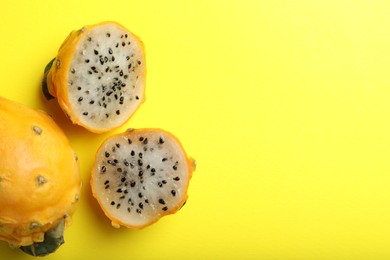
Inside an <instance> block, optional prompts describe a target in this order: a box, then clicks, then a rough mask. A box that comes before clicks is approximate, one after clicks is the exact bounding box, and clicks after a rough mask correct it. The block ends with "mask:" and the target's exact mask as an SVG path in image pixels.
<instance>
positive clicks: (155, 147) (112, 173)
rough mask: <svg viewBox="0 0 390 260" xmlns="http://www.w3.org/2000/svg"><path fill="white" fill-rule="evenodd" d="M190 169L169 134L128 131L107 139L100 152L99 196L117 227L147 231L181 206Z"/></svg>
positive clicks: (96, 184) (94, 182)
mask: <svg viewBox="0 0 390 260" xmlns="http://www.w3.org/2000/svg"><path fill="white" fill-rule="evenodd" d="M129 140H130V141H129ZM189 167H190V166H189V165H188V159H187V157H186V155H185V153H184V151H183V149H182V147H181V145H180V144H179V143H178V141H177V140H176V139H174V138H173V137H172V136H171V135H168V134H166V133H165V132H162V131H159V130H149V131H142V132H135V133H133V132H131V131H130V132H126V133H124V134H123V135H118V136H115V137H113V138H110V139H108V140H107V141H106V142H105V143H104V144H103V145H102V146H101V147H100V149H99V151H98V154H97V160H96V162H95V166H94V169H93V179H92V185H94V189H95V191H96V192H95V193H96V194H95V197H96V198H97V200H98V201H99V203H100V205H101V206H102V208H103V209H104V211H105V212H106V214H107V212H109V214H110V215H111V216H112V217H113V218H114V219H116V220H118V221H115V220H113V221H112V223H113V225H114V226H118V224H124V225H125V226H129V227H135V228H137V227H143V226H145V225H148V224H149V223H152V222H154V221H156V220H157V219H159V218H160V217H161V216H163V215H166V214H170V213H173V212H174V211H176V210H178V209H179V208H180V207H181V206H182V204H183V203H184V202H185V199H186V196H187V187H188V182H189V179H190V177H191V172H192V170H191V169H189ZM111 219H112V218H111Z"/></svg>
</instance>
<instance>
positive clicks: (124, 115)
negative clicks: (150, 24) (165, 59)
mask: <svg viewBox="0 0 390 260" xmlns="http://www.w3.org/2000/svg"><path fill="white" fill-rule="evenodd" d="M145 75H146V67H145V53H144V46H143V43H142V42H141V40H140V39H139V38H138V37H137V36H135V35H134V34H133V33H131V32H130V31H129V30H127V29H126V28H124V27H123V26H122V25H120V24H118V23H116V22H103V23H99V24H95V25H90V26H84V27H83V28H81V29H80V30H77V31H73V32H71V33H70V35H69V36H68V37H67V38H66V40H65V41H64V42H63V44H62V45H61V47H60V48H59V51H58V54H57V57H56V58H55V59H53V60H52V61H51V62H50V63H49V64H48V65H47V66H46V68H45V75H44V79H43V82H42V90H43V93H44V95H45V97H46V98H47V99H50V98H53V97H56V98H57V101H58V103H59V105H60V107H61V108H62V110H63V111H64V112H65V114H66V115H67V116H68V117H69V118H70V120H71V121H72V122H73V123H74V124H78V125H81V126H83V127H84V128H86V129H88V130H90V131H91V132H95V133H103V132H106V131H109V130H112V129H114V128H117V127H119V126H121V125H122V124H124V123H125V122H126V121H127V120H128V119H129V118H130V117H131V115H132V114H133V113H134V112H135V111H136V109H137V108H138V107H139V106H140V104H141V103H142V102H143V101H144V89H145Z"/></svg>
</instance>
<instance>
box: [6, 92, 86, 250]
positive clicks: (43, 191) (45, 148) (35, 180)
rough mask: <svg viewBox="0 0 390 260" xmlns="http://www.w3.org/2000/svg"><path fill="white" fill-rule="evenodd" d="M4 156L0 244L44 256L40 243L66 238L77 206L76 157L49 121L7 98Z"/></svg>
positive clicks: (41, 114)
mask: <svg viewBox="0 0 390 260" xmlns="http://www.w3.org/2000/svg"><path fill="white" fill-rule="evenodd" d="M0 155H1V156H0V240H4V241H7V242H8V243H9V244H10V245H11V246H13V247H23V246H33V245H34V248H33V249H32V251H33V252H31V253H32V254H35V253H36V254H38V255H41V254H44V253H42V252H38V251H39V250H41V245H39V246H38V244H37V243H40V242H41V243H43V241H44V239H45V236H46V235H47V234H49V233H48V232H50V231H52V233H53V232H54V231H56V232H57V233H58V232H60V233H61V229H59V230H58V228H57V227H58V226H60V227H62V226H64V225H65V226H68V225H69V224H70V223H71V220H72V214H73V213H74V211H75V209H76V205H77V204H78V203H77V202H78V200H79V194H80V188H81V179H80V175H79V166H78V160H77V156H76V155H75V153H74V151H73V150H72V148H71V146H70V144H69V142H68V139H67V138H66V136H65V135H64V133H63V132H62V130H61V129H60V128H59V127H58V126H57V125H56V123H55V122H54V121H53V120H52V118H51V117H50V116H48V115H47V114H46V113H44V112H41V111H38V110H34V109H31V108H28V107H26V106H24V105H22V104H19V103H16V102H13V101H10V100H7V99H4V98H2V97H0ZM56 228H57V229H56ZM60 235H61V234H59V236H58V237H60ZM35 246H36V247H35ZM35 250H36V251H37V252H35ZM45 250H46V249H45ZM51 250H54V249H53V248H52V249H51ZM49 251H50V250H49ZM45 253H50V252H45Z"/></svg>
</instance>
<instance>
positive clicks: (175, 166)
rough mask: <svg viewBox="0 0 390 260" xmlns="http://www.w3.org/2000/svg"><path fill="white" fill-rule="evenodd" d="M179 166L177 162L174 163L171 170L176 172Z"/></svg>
mask: <svg viewBox="0 0 390 260" xmlns="http://www.w3.org/2000/svg"><path fill="white" fill-rule="evenodd" d="M178 164H179V162H178V161H176V162H175V165H173V166H172V168H173V169H174V170H175V171H176V170H177V165H178Z"/></svg>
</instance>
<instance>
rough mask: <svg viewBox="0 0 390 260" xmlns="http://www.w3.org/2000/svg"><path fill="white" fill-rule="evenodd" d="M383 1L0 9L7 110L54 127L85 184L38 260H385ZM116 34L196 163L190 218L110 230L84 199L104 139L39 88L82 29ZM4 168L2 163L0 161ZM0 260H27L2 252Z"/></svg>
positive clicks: (388, 95)
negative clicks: (32, 114)
mask: <svg viewBox="0 0 390 260" xmlns="http://www.w3.org/2000/svg"><path fill="white" fill-rule="evenodd" d="M389 10H390V2H389V1H385V0H384V1H376V0H370V1H368V0H367V1H363V0H362V1H352V0H350V1H347V0H327V1H325V0H324V1H311V0H307V1H303V0H302V1H281V0H277V1H261V0H258V1H249V0H239V1H238V0H231V1H229V0H228V1H211V0H198V1H142V0H140V1H129V0H123V1H115V0H113V1H100V0H94V1H80V0H77V1H76V0H68V1H62V2H60V1H28V0H20V1H2V3H1V10H0V35H1V40H0V57H1V60H0V78H1V87H0V88H1V91H0V95H2V96H4V97H7V98H9V99H13V100H17V101H19V102H21V103H24V104H27V105H29V106H31V107H36V108H40V109H45V110H47V111H49V112H50V113H51V114H53V116H54V118H55V120H56V121H57V122H58V124H59V125H60V126H61V127H63V129H64V131H65V132H66V134H67V135H68V136H69V139H70V140H71V143H72V145H73V147H74V149H75V150H76V151H77V153H78V155H79V158H80V161H81V174H82V179H83V182H84V186H83V189H82V194H81V195H82V196H81V203H80V205H79V208H78V210H77V212H76V214H75V217H74V223H73V225H72V226H71V227H69V228H68V229H67V230H66V232H65V239H66V243H65V244H64V245H63V246H62V247H61V248H60V249H59V250H58V251H57V252H56V253H55V254H54V255H51V256H48V257H46V258H45V259H390V246H389V244H390V221H389V219H390V207H389V206H390V205H389V204H390V160H389V155H390V73H389V72H390V13H389ZM104 20H115V21H118V22H120V23H122V24H123V25H125V26H126V27H128V28H129V29H130V30H131V31H133V32H134V33H135V34H137V35H139V36H140V37H141V38H142V40H143V41H144V43H145V46H146V51H147V60H146V61H147V70H148V74H147V89H146V102H145V103H144V104H143V105H142V106H141V107H140V109H139V110H138V111H137V112H136V114H135V115H134V116H133V117H132V118H131V120H130V121H129V122H128V123H127V124H126V125H125V126H124V127H123V128H121V129H118V130H116V131H114V132H121V131H123V130H125V129H126V128H128V127H133V128H140V127H160V128H164V129H167V130H170V131H171V132H173V133H174V134H175V135H177V136H178V137H179V139H180V140H181V141H182V143H183V145H184V147H185V148H186V150H187V152H188V154H189V155H191V156H193V157H195V158H196V159H197V161H198V168H197V171H196V172H195V174H194V176H193V179H192V182H191V185H190V189H189V196H190V197H189V201H188V203H187V205H186V206H185V207H184V208H183V209H182V210H181V211H180V212H178V213H177V214H175V215H172V216H168V217H165V218H163V219H161V220H160V221H159V222H157V223H156V224H154V225H153V226H151V227H148V228H146V229H144V230H135V231H133V230H127V229H124V228H121V229H114V228H112V227H111V226H110V222H109V221H108V219H107V218H106V217H105V216H104V215H103V213H102V212H101V211H100V209H99V207H98V205H97V203H96V202H95V200H94V199H93V198H92V197H91V194H90V188H89V171H90V168H91V166H92V162H93V158H94V153H95V151H96V149H97V147H98V146H99V144H100V143H101V142H102V141H103V140H104V139H105V138H106V137H107V136H109V135H111V134H113V133H114V132H111V133H109V134H103V135H97V134H91V133H88V132H87V131H85V130H83V129H81V128H80V127H76V126H73V125H71V124H70V123H69V122H68V121H67V119H66V118H65V117H64V115H63V114H62V111H60V110H59V108H58V106H57V105H56V103H55V102H50V103H47V102H45V101H44V100H43V99H42V97H41V93H40V81H41V79H42V73H43V68H44V66H45V65H46V63H47V62H48V61H49V60H50V59H51V58H52V57H54V56H55V54H56V52H57V49H58V47H59V46H60V44H61V43H62V41H63V40H64V39H65V37H66V36H67V35H68V33H69V32H70V31H71V30H73V29H78V28H80V27H81V26H83V25H84V24H93V23H96V22H100V21H104ZM0 156H1V155H0ZM0 258H1V259H7V260H8V259H11V260H12V259H31V257H30V256H27V255H24V254H23V253H21V252H19V251H18V250H12V249H10V248H9V247H8V245H7V244H6V243H0Z"/></svg>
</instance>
